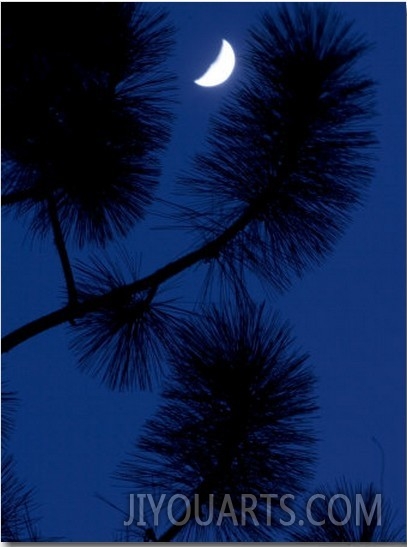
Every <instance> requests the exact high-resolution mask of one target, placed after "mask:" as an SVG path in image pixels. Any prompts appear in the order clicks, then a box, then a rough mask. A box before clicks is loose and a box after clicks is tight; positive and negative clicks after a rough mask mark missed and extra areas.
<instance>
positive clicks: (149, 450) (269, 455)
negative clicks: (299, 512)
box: [116, 303, 317, 541]
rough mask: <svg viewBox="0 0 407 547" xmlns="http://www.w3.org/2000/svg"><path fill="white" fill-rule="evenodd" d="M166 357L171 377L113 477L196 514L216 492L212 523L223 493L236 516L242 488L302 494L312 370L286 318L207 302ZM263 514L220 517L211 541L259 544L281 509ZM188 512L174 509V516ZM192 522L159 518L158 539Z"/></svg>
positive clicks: (183, 531)
mask: <svg viewBox="0 0 407 547" xmlns="http://www.w3.org/2000/svg"><path fill="white" fill-rule="evenodd" d="M169 359H170V363H171V368H172V371H173V374H172V378H171V379H170V381H169V382H168V383H167V386H166V388H165V390H164V393H163V402H162V406H161V407H160V408H159V409H158V411H157V413H156V415H155V416H153V417H152V418H151V419H150V420H149V421H148V422H147V423H146V425H145V427H144V430H143V432H142V435H141V438H140V440H139V441H138V443H137V449H136V451H135V452H134V453H133V454H131V456H130V457H129V458H128V459H127V460H126V461H125V462H124V463H123V464H122V465H121V466H120V468H119V471H118V472H117V474H116V477H117V478H118V479H120V480H121V481H124V482H125V483H127V484H130V485H131V488H132V490H131V491H132V492H134V491H136V492H145V493H149V492H151V490H152V489H153V492H151V494H152V495H154V493H156V494H157V496H158V495H160V494H162V493H164V492H165V493H167V494H173V493H179V494H181V493H182V494H183V495H184V496H185V497H186V498H187V499H189V501H190V504H191V508H195V509H196V511H197V512H199V513H201V512H202V515H204V514H207V512H208V497H209V495H210V494H212V495H213V511H214V514H215V515H216V518H215V521H216V522H217V518H218V517H219V516H220V515H222V513H223V512H224V508H223V507H222V500H223V497H224V494H225V493H228V494H229V495H230V499H231V502H232V503H233V506H234V507H235V511H236V515H237V518H239V516H241V503H240V502H241V495H242V494H243V493H250V494H252V495H254V496H259V495H260V494H261V493H262V492H266V491H270V490H271V491H272V492H276V493H282V492H293V493H298V492H301V491H303V489H304V485H305V484H306V481H307V479H308V478H309V477H310V475H311V474H312V471H311V469H312V463H313V461H314V451H313V446H314V443H315V437H314V433H313V428H312V421H313V420H312V419H313V417H314V416H315V411H316V409H317V407H316V404H315V401H314V397H313V387H314V376H313V374H312V372H311V370H310V369H309V368H308V367H307V365H306V355H299V354H298V353H297V352H296V351H295V349H294V348H293V340H292V338H291V335H290V329H289V328H288V326H287V325H286V324H280V321H279V319H278V317H277V316H275V315H274V316H273V315H270V314H268V313H266V311H265V309H264V306H260V307H257V306H255V305H254V304H253V303H247V305H246V306H245V307H241V308H236V307H235V306H231V307H227V308H226V309H222V311H220V310H218V309H216V308H211V309H210V311H208V312H207V313H205V314H203V316H202V317H200V318H198V319H196V320H194V321H191V322H186V323H185V324H184V325H183V326H182V328H181V329H180V331H179V332H178V333H177V340H176V342H174V345H173V348H172V350H171V352H170V355H169ZM152 477H153V480H154V483H153V485H152V484H151V478H152ZM196 495H198V498H197V506H196V507H195V503H193V500H195V496H196ZM268 511H269V509H267V510H266V508H265V507H264V506H261V505H259V507H258V513H257V517H258V522H259V523H260V526H258V527H257V526H256V525H255V524H253V525H252V523H251V522H250V521H248V522H247V526H246V527H242V528H239V529H236V527H234V526H232V525H231V523H230V522H229V523H228V522H223V521H222V526H215V523H213V526H212V527H211V533H213V534H214V535H215V536H216V538H215V540H219V537H218V535H219V534H220V535H222V537H223V538H225V539H224V540H228V541H230V540H231V539H233V540H237V539H238V540H240V541H242V540H243V541H247V540H248V538H250V537H251V539H252V540H257V541H259V540H261V539H262V540H264V539H265V538H266V537H270V534H271V535H273V531H274V530H275V527H276V526H277V525H278V517H277V515H278V514H279V509H278V508H277V507H275V506H274V507H270V511H271V513H269V512H268ZM211 512H212V511H211ZM185 515H186V512H185V510H184V511H183V513H181V511H180V514H179V515H177V520H178V522H179V521H180V520H182V516H184V517H185ZM267 515H269V517H270V519H271V521H270V525H268V527H267V526H266V520H267V521H268V516H267ZM168 525H169V526H168ZM191 526H194V524H193V523H191V520H190V519H188V522H186V523H185V525H184V526H182V525H181V526H176V525H174V526H172V525H171V524H169V523H167V521H165V522H159V523H158V528H157V527H156V528H155V530H154V532H155V540H156V541H171V540H173V539H174V538H175V537H177V540H181V541H185V540H186V535H189V534H190V533H191ZM269 526H272V527H273V528H271V529H270V527H269ZM273 529H274V530H273ZM266 530H268V531H267V532H266ZM211 539H212V541H213V540H214V538H211ZM196 540H197V538H196V537H195V538H194V541H196Z"/></svg>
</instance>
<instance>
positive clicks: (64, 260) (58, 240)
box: [47, 192, 78, 305]
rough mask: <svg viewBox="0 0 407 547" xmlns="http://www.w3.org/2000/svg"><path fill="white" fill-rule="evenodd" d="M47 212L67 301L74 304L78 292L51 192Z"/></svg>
mask: <svg viewBox="0 0 407 547" xmlns="http://www.w3.org/2000/svg"><path fill="white" fill-rule="evenodd" d="M47 203H48V213H49V218H50V221H51V226H52V231H53V234H54V243H55V247H56V248H57V251H58V256H59V260H60V262H61V266H62V270H63V272H64V277H65V283H66V288H67V292H68V301H69V304H70V305H73V304H75V303H76V302H77V301H78V294H77V291H76V286H75V279H74V275H73V272H72V267H71V262H70V260H69V256H68V251H67V249H66V245H65V239H64V235H63V233H62V229H61V224H60V222H59V218H58V208H57V205H56V203H55V198H54V196H53V194H52V192H50V193H49V195H48V199H47Z"/></svg>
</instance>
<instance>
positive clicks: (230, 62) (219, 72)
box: [194, 40, 236, 87]
mask: <svg viewBox="0 0 407 547" xmlns="http://www.w3.org/2000/svg"><path fill="white" fill-rule="evenodd" d="M235 62H236V57H235V52H234V51H233V48H232V46H231V45H230V44H229V42H227V41H226V40H222V46H221V48H220V51H219V53H218V56H217V57H216V59H215V61H214V62H213V63H212V64H211V65H210V66H209V68H208V69H207V71H206V72H205V73H204V74H203V75H202V76H201V77H200V78H198V79H197V80H194V83H195V84H197V85H200V86H202V87H214V86H215V85H219V84H223V82H226V80H227V79H228V78H229V77H230V75H231V74H232V72H233V69H234V68H235Z"/></svg>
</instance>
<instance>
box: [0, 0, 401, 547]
mask: <svg viewBox="0 0 407 547" xmlns="http://www.w3.org/2000/svg"><path fill="white" fill-rule="evenodd" d="M159 6H161V7H163V8H165V9H166V10H167V11H168V12H169V15H170V20H171V21H173V22H174V24H175V25H176V27H177V33H176V47H175V51H174V54H173V56H172V57H171V58H170V59H169V60H168V66H169V68H170V69H171V70H172V71H174V72H175V73H176V74H177V77H178V80H177V99H178V104H176V105H174V107H173V110H174V112H175V113H176V120H175V122H174V126H173V133H172V138H171V142H170V145H169V146H168V148H167V150H166V151H165V153H164V154H163V174H162V177H161V179H160V186H159V189H158V193H157V196H158V197H160V198H162V199H165V200H171V201H177V202H178V203H181V204H182V203H183V202H182V200H183V197H182V195H181V194H180V192H179V188H178V187H177V177H178V176H179V175H181V174H182V173H183V172H184V171H186V170H187V168H188V166H189V165H190V162H191V159H192V157H193V155H194V153H195V152H197V151H199V150H200V148H201V147H202V145H203V144H204V141H205V135H206V133H207V130H208V124H209V120H210V117H211V115H213V114H215V113H216V112H217V110H218V109H219V107H220V106H221V105H222V104H224V103H225V102H227V101H228V97H230V94H231V92H232V91H233V90H234V89H235V88H236V86H238V83H239V81H244V78H245V73H244V71H243V69H242V67H241V64H240V59H241V56H242V55H243V54H244V52H245V47H246V46H245V43H246V39H247V32H248V29H249V27H251V26H253V25H255V24H256V21H257V19H258V16H259V14H260V13H262V12H263V11H264V10H269V12H270V13H274V12H275V10H276V9H277V6H276V5H275V4H266V3H250V4H249V3H208V4H204V3H196V4H192V3H186V4H177V3H166V4H165V5H164V4H162V5H161V4H145V6H144V8H145V10H147V11H149V10H156V9H157V8H158V7H159ZM336 9H337V10H338V11H339V12H341V13H343V14H344V15H346V16H347V17H349V18H351V19H354V20H355V23H356V28H357V29H358V30H359V31H361V32H362V33H364V34H365V35H366V37H367V39H368V40H369V41H370V42H372V43H373V46H374V47H373V48H372V50H371V51H370V52H369V53H368V54H367V55H366V56H365V58H364V60H363V66H364V67H365V69H366V71H367V72H368V74H369V75H370V76H371V77H372V78H373V79H374V80H376V81H377V83H378V87H377V107H376V109H377V112H378V116H377V118H376V119H375V125H376V128H377V135H378V139H379V144H378V146H377V148H376V151H375V154H376V157H377V160H376V165H375V169H376V172H375V176H374V179H373V181H372V185H371V188H370V190H369V192H368V195H367V196H366V199H365V201H364V203H363V205H362V207H360V208H359V209H358V210H357V211H355V212H354V213H353V215H352V222H351V224H350V225H349V227H348V228H347V230H346V233H345V235H344V236H343V237H342V238H341V239H340V241H339V243H338V244H337V245H336V246H335V249H334V252H333V253H332V255H330V256H328V257H327V259H326V260H325V262H324V264H323V265H322V266H321V267H318V268H315V269H314V270H313V271H308V272H307V273H306V274H305V275H304V276H303V278H302V279H297V280H295V281H294V283H293V286H292V287H291V288H290V289H289V290H288V291H286V292H285V293H284V294H281V295H279V294H274V295H270V294H269V293H268V292H267V293H266V292H264V290H263V289H262V288H261V286H260V285H258V284H255V283H253V287H252V290H253V291H254V293H255V298H256V299H258V300H259V301H262V300H264V299H267V300H268V302H269V305H270V307H273V308H275V309H277V310H279V311H280V312H281V314H282V316H283V317H284V318H285V319H288V320H289V322H290V323H291V324H292V326H293V333H294V334H295V336H296V338H297V342H298V345H299V346H300V347H301V348H302V349H303V350H304V351H306V352H309V354H310V356H311V357H310V362H311V363H312V365H313V367H314V369H315V373H316V375H317V378H318V387H317V397H318V403H319V405H320V412H319V418H318V420H317V425H316V427H317V432H318V437H319V439H320V440H319V442H318V449H317V452H318V463H317V466H316V473H315V475H316V476H315V480H314V486H315V488H316V487H317V486H318V485H319V484H321V483H331V484H332V483H333V482H334V480H335V479H337V478H341V477H346V478H347V479H349V480H351V481H354V482H363V483H368V482H370V481H373V482H375V483H376V484H377V485H380V480H381V466H382V461H381V453H380V450H379V448H378V446H377V444H376V443H375V442H374V441H373V440H372V439H373V438H375V439H377V441H378V442H379V443H380V445H381V447H382V448H383V451H384V475H383V483H384V484H383V486H384V493H385V496H386V498H388V499H389V500H391V502H392V505H393V508H394V509H395V510H396V513H397V517H396V521H397V523H399V524H403V522H405V521H404V515H405V513H406V500H405V484H406V480H405V460H406V454H405V446H406V438H405V435H406V420H405V406H406V400H405V392H406V389H405V386H406V381H405V380H406V378H405V327H406V325H405V149H406V138H405V5H404V4H403V3H401V2H400V3H346V4H343V3H338V4H336ZM222 38H224V39H226V40H228V41H229V42H230V43H231V44H232V46H233V48H234V49H235V53H236V58H237V61H236V69H235V72H234V73H233V75H232V77H231V78H230V79H229V80H228V81H227V82H226V83H225V84H223V85H221V86H219V87H215V88H199V87H197V86H196V85H195V84H194V83H193V80H194V79H196V78H198V77H199V76H201V74H202V73H203V72H204V70H205V69H206V68H207V66H208V65H209V64H210V63H211V62H212V61H213V59H214V58H215V57H216V54H217V52H218V50H219V47H220V44H221V40H222ZM163 211H164V206H163V205H162V204H160V203H155V204H153V206H152V207H151V209H150V213H149V214H148V215H147V218H146V221H145V222H143V223H142V224H138V225H137V226H135V228H134V230H133V231H132V232H131V234H130V235H129V236H128V237H127V238H126V240H125V241H121V244H122V245H123V246H124V247H126V248H128V249H129V250H130V251H131V252H132V253H142V257H143V266H142V268H143V272H144V273H148V272H150V271H153V270H154V269H155V268H157V267H159V266H161V265H164V264H165V263H166V262H167V261H168V260H171V259H173V258H174V257H176V256H180V255H181V254H182V253H183V252H184V251H185V250H187V249H189V248H190V247H189V246H190V244H191V241H190V239H189V236H188V234H186V233H185V232H184V231H180V232H177V231H176V230H174V229H172V228H171V227H170V226H169V225H170V224H174V222H171V221H170V220H168V218H162V217H161V216H160V213H162V212H163ZM2 246H3V257H2V258H3V310H2V311H3V328H2V331H3V334H5V333H8V332H10V331H11V330H13V329H14V328H16V327H18V326H20V325H21V324H24V323H25V322H26V321H28V320H31V319H33V318H36V317H38V316H40V315H42V314H44V313H46V312H48V311H51V310H53V309H56V308H58V307H59V306H60V303H61V295H62V293H63V278H62V274H61V270H60V266H59V262H58V258H57V254H56V252H55V250H54V247H53V245H52V241H51V238H48V239H45V240H44V241H42V242H41V241H39V240H38V239H36V238H35V239H34V238H32V237H31V234H30V233H27V227H26V226H24V223H23V222H21V221H16V220H14V219H13V217H12V215H4V216H3V230H2ZM69 251H70V253H71V256H72V257H73V258H81V259H82V260H86V257H87V256H88V254H89V253H90V252H91V251H90V250H89V249H86V250H84V251H82V252H80V253H79V252H78V251H77V249H76V248H72V249H71V248H69ZM112 252H113V251H112ZM202 271H203V270H202ZM202 271H201V270H196V271H195V270H192V271H189V272H187V273H184V274H182V275H181V276H179V277H178V278H177V279H176V280H175V281H172V282H170V283H169V284H168V294H170V295H171V296H174V297H176V298H178V297H181V296H182V298H181V301H183V302H184V303H185V305H187V306H188V305H189V306H191V305H193V303H194V302H195V301H196V300H197V298H198V296H199V286H200V280H201V279H202ZM197 287H198V289H197ZM67 331H68V328H67V327H66V326H61V327H58V328H55V329H53V330H51V331H49V332H47V333H44V334H41V335H39V336H37V337H36V338H33V339H31V340H29V341H28V342H26V343H24V344H22V345H21V346H19V347H18V348H16V349H14V350H13V351H11V352H10V353H9V354H7V355H6V356H5V357H4V358H3V378H4V379H6V380H7V384H8V388H9V389H12V390H15V391H17V392H18V397H19V400H20V404H19V407H18V409H17V411H16V414H15V431H14V433H13V435H12V437H11V439H10V451H11V452H12V453H13V454H14V456H15V459H16V463H17V470H18V474H19V477H20V478H21V479H25V480H26V482H27V484H30V485H31V486H32V487H33V488H34V489H35V499H36V502H37V503H38V510H37V514H38V516H40V517H41V521H40V523H39V526H40V528H41V530H42V532H43V533H44V534H45V535H47V536H53V537H59V538H63V539H65V540H66V541H111V540H112V539H113V538H114V535H115V530H117V529H118V528H119V527H120V524H121V521H122V515H120V514H119V513H118V512H116V511H115V510H114V509H112V508H111V507H108V506H107V505H106V504H104V503H103V502H101V501H100V500H99V499H97V498H96V497H95V493H99V494H100V495H102V496H104V497H105V498H107V499H109V500H110V501H111V502H112V503H114V504H117V505H118V506H120V507H123V508H126V507H127V506H126V503H125V502H126V498H124V497H123V489H121V488H120V485H118V483H117V481H115V480H114V479H113V478H111V477H112V474H113V473H114V472H115V470H116V469H117V466H118V464H119V463H120V462H121V461H122V460H123V459H124V457H125V456H126V454H127V453H128V452H129V451H130V450H131V449H132V447H133V446H134V443H135V441H136V439H137V436H138V433H139V430H140V427H141V426H142V425H143V423H144V422H145V420H146V419H147V418H148V417H150V416H151V415H152V414H153V413H154V410H155V408H156V405H157V403H158V401H159V396H158V394H157V393H148V392H147V393H146V392H138V391H135V392H125V393H120V392H111V391H109V390H108V389H107V387H105V386H102V385H100V384H99V383H98V381H97V380H95V379H92V378H91V377H89V376H87V375H85V374H83V373H81V371H79V370H78V368H77V366H76V358H75V355H74V354H73V353H72V351H71V350H70V349H69V345H68V342H69V339H68V332H67ZM311 489H312V488H311Z"/></svg>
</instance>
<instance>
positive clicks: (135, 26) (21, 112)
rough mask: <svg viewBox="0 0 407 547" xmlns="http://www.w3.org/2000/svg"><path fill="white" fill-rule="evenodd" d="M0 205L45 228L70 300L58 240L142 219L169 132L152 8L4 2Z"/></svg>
mask: <svg viewBox="0 0 407 547" xmlns="http://www.w3.org/2000/svg"><path fill="white" fill-rule="evenodd" d="M3 13H4V18H5V20H6V24H5V25H4V33H3V37H2V43H3V63H4V65H3V79H2V96H3V158H4V163H5V167H4V170H5V173H6V176H5V178H4V180H5V183H4V195H3V199H2V202H3V205H6V206H13V208H14V209H16V211H17V213H18V214H20V215H27V214H30V215H31V216H32V222H31V230H32V231H33V232H40V233H41V234H44V233H47V232H48V231H50V230H51V231H52V233H53V237H54V241H55V244H56V246H57V249H58V252H59V255H60V259H61V263H62V266H63V269H64V274H65V279H66V284H67V288H68V294H69V299H70V303H75V302H76V301H77V294H76V288H75V282H74V276H73V272H72V268H71V265H70V261H69V258H68V253H67V250H66V246H65V240H66V238H67V237H68V236H69V237H70V239H71V241H72V242H74V243H75V244H78V245H80V246H83V245H84V244H85V243H87V242H88V241H94V242H96V243H97V244H99V245H101V244H104V243H105V242H106V241H107V240H111V239H112V238H116V237H120V236H123V235H125V234H126V233H127V232H128V230H129V229H130V228H131V227H132V226H133V225H134V223H135V222H136V221H138V220H140V219H142V218H143V215H144V211H145V208H146V206H147V205H148V204H150V203H151V201H152V199H153V193H154V190H155V188H156V186H157V182H158V176H159V158H158V152H160V151H161V150H162V149H163V147H164V146H165V144H166V142H167V140H168V137H169V121H170V119H171V115H170V113H169V111H168V109H167V108H166V107H165V106H164V104H163V102H162V99H163V98H164V97H165V98H166V100H167V102H168V91H169V84H170V83H171V78H170V76H169V75H168V74H167V73H166V72H165V71H164V70H162V67H161V62H162V60H163V59H165V58H166V56H167V53H168V48H169V46H170V45H171V34H172V29H171V27H170V26H169V25H168V24H166V22H165V17H164V16H163V15H160V14H159V15H157V16H151V15H148V14H146V13H143V12H142V11H141V10H140V9H139V6H138V5H136V4H132V3H127V4H126V3H124V4H122V3H116V4H115V3H110V4H109V3H106V4H103V3H97V4H92V3H85V4H82V5H80V4H76V5H75V4H74V5H73V6H71V5H69V4H62V5H58V4H51V5H49V6H48V5H45V4H39V5H31V4H27V5H25V7H24V11H23V12H21V11H20V10H18V9H16V7H15V6H13V5H8V6H5V8H4V11H3ZM59 18H62V19H63V20H64V25H58V24H49V21H50V20H55V21H57V20H58V19H59Z"/></svg>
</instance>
